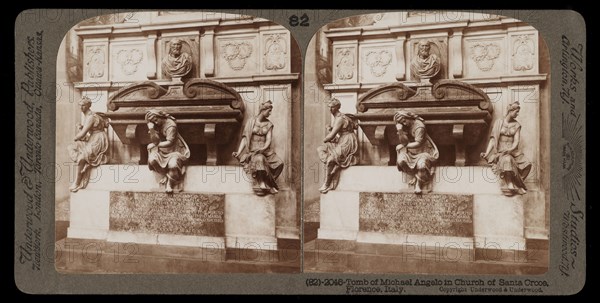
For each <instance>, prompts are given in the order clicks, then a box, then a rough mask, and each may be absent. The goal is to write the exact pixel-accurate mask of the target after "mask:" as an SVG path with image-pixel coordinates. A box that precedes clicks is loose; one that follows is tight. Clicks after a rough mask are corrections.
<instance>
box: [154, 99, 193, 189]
mask: <svg viewBox="0 0 600 303" xmlns="http://www.w3.org/2000/svg"><path fill="white" fill-rule="evenodd" d="M146 123H148V134H149V135H150V140H151V141H152V142H151V143H150V144H148V146H147V148H148V167H149V168H150V170H153V171H155V172H157V173H159V174H160V175H162V176H163V178H162V179H161V180H160V184H161V185H163V184H164V185H165V192H167V193H172V192H173V188H174V187H175V186H176V185H178V184H180V183H181V182H182V181H183V178H184V176H185V164H186V162H187V160H188V159H189V158H190V149H189V147H188V145H187V144H186V143H185V141H184V140H183V138H182V137H181V135H180V134H179V132H178V131H177V123H176V120H175V118H173V116H171V115H169V114H167V113H165V112H163V111H159V110H149V111H147V112H146Z"/></svg>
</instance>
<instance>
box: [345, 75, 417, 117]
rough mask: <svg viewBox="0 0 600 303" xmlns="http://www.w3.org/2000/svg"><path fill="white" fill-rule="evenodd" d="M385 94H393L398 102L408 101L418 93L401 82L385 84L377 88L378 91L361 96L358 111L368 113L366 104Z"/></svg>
mask: <svg viewBox="0 0 600 303" xmlns="http://www.w3.org/2000/svg"><path fill="white" fill-rule="evenodd" d="M385 93H391V94H393V96H394V97H395V98H396V99H397V100H406V99H408V98H410V97H412V96H414V95H415V94H416V93H417V91H415V90H413V89H411V88H409V87H408V86H406V85H404V84H402V83H400V82H396V83H391V84H385V85H382V86H379V87H377V88H376V89H372V90H370V91H369V92H367V93H366V94H364V95H363V96H361V97H360V99H358V102H357V103H356V109H357V110H358V111H359V112H361V113H364V112H366V111H367V110H368V107H367V106H365V104H364V102H365V101H368V100H371V99H373V98H375V97H377V96H379V95H382V94H385Z"/></svg>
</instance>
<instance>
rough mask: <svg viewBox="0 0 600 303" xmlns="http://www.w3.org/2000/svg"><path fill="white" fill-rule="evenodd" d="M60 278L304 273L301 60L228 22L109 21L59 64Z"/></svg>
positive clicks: (245, 22)
mask: <svg viewBox="0 0 600 303" xmlns="http://www.w3.org/2000/svg"><path fill="white" fill-rule="evenodd" d="M56 60H57V61H56V79H57V83H59V84H60V85H61V86H62V87H61V88H63V89H62V90H60V91H57V96H56V154H55V161H56V164H57V165H58V166H60V168H61V171H62V172H63V174H62V176H61V177H60V178H57V180H56V184H55V212H56V218H55V223H56V232H55V235H56V255H57V256H59V255H61V254H62V253H63V252H64V253H67V251H68V253H70V254H72V256H73V258H58V257H57V262H56V265H55V266H56V270H57V271H59V272H61V273H298V272H300V271H301V250H300V244H301V243H300V239H301V233H300V226H301V222H300V216H301V200H300V198H301V192H300V190H301V177H300V174H299V171H298V170H297V169H298V168H299V167H300V163H301V162H300V161H301V154H300V149H298V148H295V147H296V146H300V145H301V141H300V140H301V137H300V125H301V111H300V107H301V103H300V100H301V99H300V98H301V97H300V93H301V83H302V82H301V71H302V58H301V54H300V49H299V47H298V45H297V43H296V41H295V40H294V38H293V36H292V35H291V33H290V32H289V30H287V29H286V28H285V27H284V26H282V25H279V24H276V23H274V22H273V21H271V20H267V19H264V18H259V17H254V16H249V15H241V14H231V13H222V12H200V11H196V12H185V11H142V12H120V13H114V14H106V15H99V16H95V17H93V18H90V19H87V20H84V21H81V22H80V23H78V24H76V25H75V26H73V27H72V28H71V30H69V31H68V32H67V34H66V35H65V37H64V39H63V40H62V43H61V46H60V48H59V52H58V55H57V59H56Z"/></svg>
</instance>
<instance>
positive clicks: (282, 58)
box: [263, 34, 287, 71]
mask: <svg viewBox="0 0 600 303" xmlns="http://www.w3.org/2000/svg"><path fill="white" fill-rule="evenodd" d="M263 56H264V62H265V69H267V70H271V71H276V70H280V69H284V68H285V64H286V61H287V60H286V59H287V47H286V39H285V35H282V34H273V35H265V52H264V54H263Z"/></svg>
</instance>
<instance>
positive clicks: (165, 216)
mask: <svg viewBox="0 0 600 303" xmlns="http://www.w3.org/2000/svg"><path fill="white" fill-rule="evenodd" d="M224 214H225V195H219V194H195V193H175V194H170V195H168V194H166V193H161V192H118V191H111V192H110V230H115V231H130V232H144V233H158V234H176V235H188V236H210V237H223V236H225V220H224Z"/></svg>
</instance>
